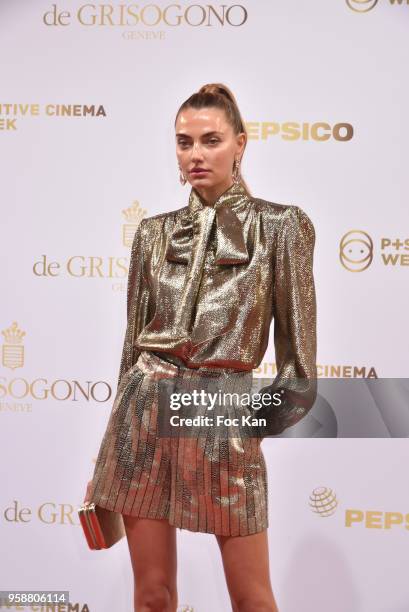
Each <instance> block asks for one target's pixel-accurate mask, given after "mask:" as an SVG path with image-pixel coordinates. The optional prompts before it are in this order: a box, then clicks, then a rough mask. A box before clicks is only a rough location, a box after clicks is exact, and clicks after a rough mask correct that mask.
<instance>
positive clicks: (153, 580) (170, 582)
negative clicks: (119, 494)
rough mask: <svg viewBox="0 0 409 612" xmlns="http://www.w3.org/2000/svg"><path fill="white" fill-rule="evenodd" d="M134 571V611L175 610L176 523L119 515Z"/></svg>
mask: <svg viewBox="0 0 409 612" xmlns="http://www.w3.org/2000/svg"><path fill="white" fill-rule="evenodd" d="M123 519H124V523H125V530H126V537H127V540H128V547H129V553H130V555H131V561H132V569H133V573H134V606H135V612H176V608H177V599H178V597H177V579H176V570H177V551H176V527H173V526H172V525H169V522H168V521H167V520H166V519H148V518H138V517H133V516H129V515H123Z"/></svg>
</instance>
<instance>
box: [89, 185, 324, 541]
mask: <svg viewBox="0 0 409 612" xmlns="http://www.w3.org/2000/svg"><path fill="white" fill-rule="evenodd" d="M314 245H315V231H314V227H313V224H312V222H311V220H310V218H309V217H308V216H307V214H306V213H305V212H304V211H303V210H302V209H301V208H300V207H298V206H295V205H284V204H277V203H273V202H268V201H266V200H263V199H260V198H255V197H252V196H250V195H249V194H248V193H247V191H246V190H245V188H244V186H243V185H241V184H233V185H231V186H230V187H229V188H228V189H227V190H226V191H225V192H224V193H223V194H222V195H221V196H219V198H218V199H217V201H216V202H215V203H214V204H213V205H212V206H210V205H207V204H206V203H205V202H204V201H203V200H202V198H201V197H200V195H199V193H198V192H197V191H196V190H195V189H194V188H191V191H190V196H189V201H188V205H187V206H184V207H183V208H180V209H178V210H175V211H172V212H165V213H161V214H158V215H155V216H152V217H148V218H145V219H142V221H141V223H140V224H139V226H138V228H137V231H136V233H135V237H134V241H133V245H132V249H131V259H130V267H129V275H128V289H127V329H126V334H125V339H124V345H123V351H122V358H121V364H120V372H119V378H118V389H117V394H116V397H115V401H114V405H113V408H112V411H111V414H110V417H109V421H108V424H107V428H106V431H105V434H104V437H103V440H102V443H101V446H100V450H99V454H98V458H97V462H96V466H95V470H94V476H93V487H92V490H91V498H92V500H93V501H95V502H96V503H98V504H99V505H101V506H103V507H105V508H108V509H110V510H113V511H115V512H122V513H123V514H129V515H132V516H139V517H148V518H157V519H158V518H166V519H167V520H168V521H169V522H170V524H172V525H175V526H177V527H179V528H185V529H189V530H191V531H201V532H205V533H215V534H220V535H249V534H252V533H257V532H259V531H262V530H264V529H266V528H267V527H268V494H267V493H268V491H267V476H266V468H265V461H264V456H263V452H262V450H261V447H260V443H261V439H260V438H256V437H243V438H229V439H228V440H227V442H226V440H221V439H219V438H218V436H217V435H210V436H202V435H201V436H190V437H185V438H177V437H175V438H165V437H162V436H159V435H158V411H160V409H161V408H160V403H159V395H158V380H159V379H161V378H172V377H174V378H176V377H178V378H180V379H182V380H189V382H190V381H194V380H195V378H198V377H199V376H201V375H203V373H204V372H208V373H209V375H211V376H213V377H214V376H216V377H219V378H218V380H220V384H221V387H223V389H230V390H232V389H234V390H237V391H239V392H245V391H248V390H249V389H250V386H251V381H252V370H253V369H254V368H256V367H258V366H259V365H260V363H261V361H262V359H263V356H264V354H265V351H266V349H267V346H268V341H269V330H270V324H271V321H272V319H273V317H274V346H275V356H276V365H277V376H276V377H275V379H274V381H273V383H272V384H271V385H268V386H267V387H264V388H263V389H262V390H261V391H262V392H267V393H269V392H270V393H271V392H274V391H275V390H277V389H285V393H284V401H283V403H282V404H281V406H280V409H278V410H271V411H270V413H269V418H270V423H269V428H268V430H269V433H272V434H279V433H281V432H282V431H284V429H286V428H287V427H290V426H291V425H294V424H295V423H297V422H298V421H299V420H300V419H302V418H303V416H304V415H305V414H306V413H307V412H308V411H309V410H310V409H311V407H312V405H313V403H314V400H315V397H316V376H317V373H316V298H315V286H314V278H313V251H314ZM290 379H291V380H293V379H294V380H303V381H304V383H305V384H303V385H302V386H301V388H299V387H297V386H296V387H291V388H290V386H289V385H288V384H287V388H286V381H288V380H290ZM248 410H249V411H250V408H249V409H248Z"/></svg>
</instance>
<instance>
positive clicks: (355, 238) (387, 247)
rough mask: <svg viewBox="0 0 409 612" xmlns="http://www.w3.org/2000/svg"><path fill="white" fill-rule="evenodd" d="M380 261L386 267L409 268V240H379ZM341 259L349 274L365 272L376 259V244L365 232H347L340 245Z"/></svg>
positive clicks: (383, 238)
mask: <svg viewBox="0 0 409 612" xmlns="http://www.w3.org/2000/svg"><path fill="white" fill-rule="evenodd" d="M379 251H380V260H381V263H383V265H384V266H388V267H393V268H396V267H400V266H402V267H404V266H409V238H403V239H402V240H401V239H400V238H386V237H382V238H380V239H379ZM339 259H340V262H341V264H342V266H343V267H344V268H345V269H346V270H348V271H349V272H363V271H364V270H366V269H367V268H369V266H370V265H371V263H372V261H373V259H374V243H373V240H372V238H371V236H370V235H369V234H368V233H367V232H364V231H363V230H357V229H356V230H350V231H349V232H346V234H344V235H343V236H342V238H341V240H340V243H339Z"/></svg>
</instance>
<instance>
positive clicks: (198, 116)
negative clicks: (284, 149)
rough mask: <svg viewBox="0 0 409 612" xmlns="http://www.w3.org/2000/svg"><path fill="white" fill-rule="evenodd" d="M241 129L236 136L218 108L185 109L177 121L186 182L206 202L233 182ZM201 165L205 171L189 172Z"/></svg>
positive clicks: (180, 160) (178, 148)
mask: <svg viewBox="0 0 409 612" xmlns="http://www.w3.org/2000/svg"><path fill="white" fill-rule="evenodd" d="M245 143H246V134H245V133H244V132H242V133H240V134H238V135H236V134H234V132H233V128H232V126H231V125H230V123H228V121H227V119H226V115H225V113H224V111H223V110H222V109H219V108H201V109H195V108H188V109H185V110H183V111H182V112H181V113H179V116H178V118H177V122H176V155H177V159H178V163H179V167H180V169H181V170H182V172H183V174H184V176H185V177H186V179H187V180H188V182H189V183H190V184H191V185H192V187H194V188H195V189H196V190H197V191H198V192H199V194H200V195H201V196H202V197H203V199H204V200H205V201H206V202H209V203H212V201H215V200H216V199H217V198H218V196H219V195H221V194H222V193H223V192H224V191H226V189H228V188H229V187H230V186H231V185H232V183H233V179H232V172H233V164H234V160H235V158H238V159H239V160H240V159H241V156H242V154H243V151H244V146H245ZM196 168H203V169H204V170H205V172H200V173H198V172H196V173H194V172H192V170H194V169H196Z"/></svg>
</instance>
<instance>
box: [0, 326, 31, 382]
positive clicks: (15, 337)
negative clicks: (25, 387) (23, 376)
mask: <svg viewBox="0 0 409 612" xmlns="http://www.w3.org/2000/svg"><path fill="white" fill-rule="evenodd" d="M1 333H2V334H3V336H4V339H5V344H3V346H2V352H1V353H2V354H1V357H2V364H3V366H4V367H6V368H11V369H12V370H15V369H16V368H21V367H22V365H23V364H24V346H23V344H22V342H23V337H24V336H25V335H26V332H25V331H23V330H22V329H19V328H18V325H17V321H13V323H12V324H11V325H10V327H8V328H7V329H3V330H2V331H1Z"/></svg>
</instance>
